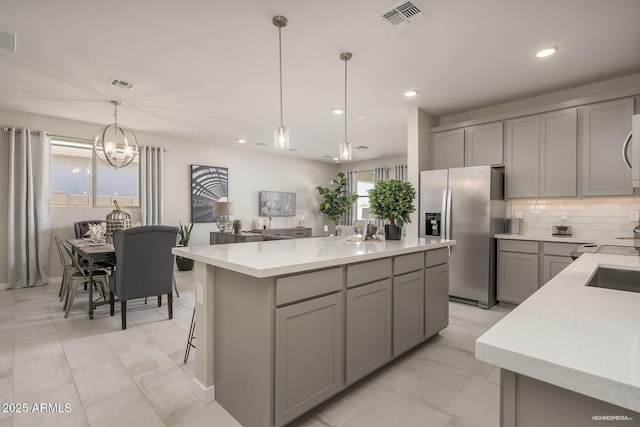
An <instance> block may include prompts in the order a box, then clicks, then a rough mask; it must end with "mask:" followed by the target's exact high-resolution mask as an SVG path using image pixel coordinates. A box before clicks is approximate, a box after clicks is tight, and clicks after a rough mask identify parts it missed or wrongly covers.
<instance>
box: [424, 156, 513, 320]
mask: <svg viewBox="0 0 640 427" xmlns="http://www.w3.org/2000/svg"><path fill="white" fill-rule="evenodd" d="M505 214H506V202H505V201H504V169H502V168H493V167H491V166H476V167H467V168H453V169H440V170H431V171H424V172H421V173H420V236H421V237H441V238H447V239H453V240H455V241H456V244H455V245H454V246H451V258H450V260H449V296H450V299H453V300H459V301H462V302H466V303H470V304H477V305H478V306H479V307H482V308H489V307H491V306H492V305H494V304H495V303H496V247H495V245H496V243H495V239H494V238H493V235H494V234H495V233H501V232H503V231H504V218H505Z"/></svg>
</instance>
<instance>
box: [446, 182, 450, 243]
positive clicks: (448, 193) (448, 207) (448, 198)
mask: <svg viewBox="0 0 640 427" xmlns="http://www.w3.org/2000/svg"><path fill="white" fill-rule="evenodd" d="M446 227H447V232H446V234H445V236H446V238H447V239H451V190H447V223H446Z"/></svg>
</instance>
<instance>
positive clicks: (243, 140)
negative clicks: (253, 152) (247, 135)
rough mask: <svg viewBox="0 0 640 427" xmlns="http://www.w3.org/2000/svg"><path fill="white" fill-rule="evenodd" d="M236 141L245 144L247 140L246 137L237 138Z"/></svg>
mask: <svg viewBox="0 0 640 427" xmlns="http://www.w3.org/2000/svg"><path fill="white" fill-rule="evenodd" d="M236 141H238V144H244V143H245V142H247V140H246V139H237V140H236Z"/></svg>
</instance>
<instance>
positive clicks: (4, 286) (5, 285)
mask: <svg viewBox="0 0 640 427" xmlns="http://www.w3.org/2000/svg"><path fill="white" fill-rule="evenodd" d="M7 289H9V284H8V283H0V291H4V290H7Z"/></svg>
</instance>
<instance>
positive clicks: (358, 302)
mask: <svg viewBox="0 0 640 427" xmlns="http://www.w3.org/2000/svg"><path fill="white" fill-rule="evenodd" d="M420 255H421V254H420ZM391 299H392V298H391V279H386V280H382V281H379V282H374V283H371V284H369V285H364V286H360V287H358V288H353V289H349V290H347V292H346V310H345V312H346V361H345V364H346V383H347V385H350V384H352V383H353V382H355V381H357V380H359V379H360V378H362V377H364V376H365V375H367V374H369V373H371V372H373V371H375V370H376V369H378V368H379V367H380V366H382V365H384V364H385V363H387V362H388V361H390V360H391V357H392V356H391Z"/></svg>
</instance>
